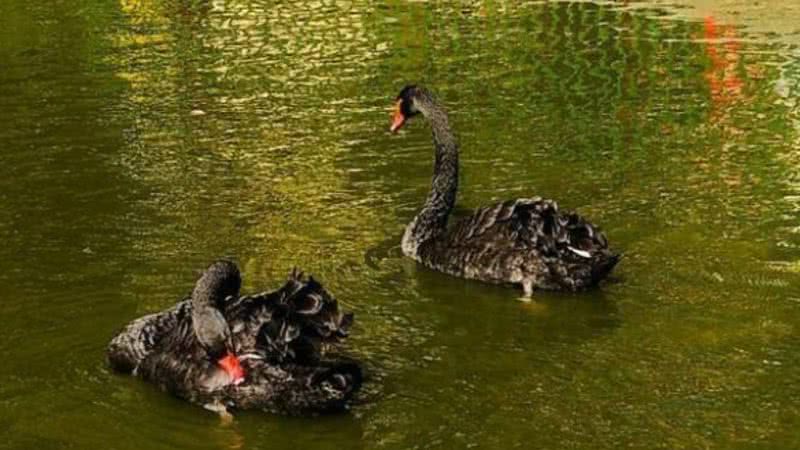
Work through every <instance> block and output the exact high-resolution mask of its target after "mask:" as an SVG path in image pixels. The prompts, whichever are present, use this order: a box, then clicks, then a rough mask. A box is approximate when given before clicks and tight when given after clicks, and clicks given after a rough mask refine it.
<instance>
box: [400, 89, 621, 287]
mask: <svg viewBox="0 0 800 450" xmlns="http://www.w3.org/2000/svg"><path fill="white" fill-rule="evenodd" d="M395 101H396V104H395V112H394V120H393V122H392V125H391V128H390V130H391V131H392V132H396V131H397V130H398V129H400V127H402V126H403V124H404V123H405V122H406V121H407V120H408V119H409V118H411V117H413V116H415V115H417V114H422V115H423V116H425V117H426V118H427V119H428V121H429V122H430V124H431V129H432V131H433V144H434V146H435V151H436V159H435V162H434V168H433V181H432V183H431V190H430V193H429V194H428V198H427V200H426V201H425V204H424V205H423V206H422V209H421V210H420V211H419V213H417V215H416V217H414V220H412V221H411V223H410V224H408V226H407V227H406V230H405V234H404V235H403V240H402V250H403V253H404V254H405V255H406V256H409V257H411V258H414V259H415V260H417V261H419V262H420V263H422V264H423V265H425V266H427V267H430V268H432V269H435V270H439V271H441V272H445V273H447V274H450V275H454V276H458V277H464V278H472V279H478V280H482V281H487V282H491V283H512V284H515V285H519V286H521V287H522V289H523V290H524V292H525V295H526V296H530V295H531V294H532V293H533V290H534V289H550V290H566V291H578V290H581V289H584V288H587V287H590V286H593V285H596V284H597V283H598V282H599V281H600V280H602V279H603V278H605V277H606V276H607V275H608V274H609V273H610V272H611V270H612V269H613V268H614V266H615V265H616V264H617V262H618V261H619V254H616V253H613V252H612V251H610V250H609V248H608V243H607V242H606V238H605V236H604V235H603V233H602V232H600V230H599V229H598V228H597V227H595V226H594V225H592V224H591V223H589V222H587V221H586V220H584V219H583V218H582V217H580V216H579V215H577V214H575V213H573V212H568V211H559V209H558V205H557V204H556V202H554V201H552V200H543V199H541V198H539V197H534V198H521V199H516V200H509V201H506V202H504V203H498V204H495V205H490V206H486V207H483V208H480V209H478V210H477V211H476V212H475V213H474V214H473V215H471V216H470V217H467V218H464V219H462V220H460V221H459V222H457V223H456V224H455V225H454V226H453V227H451V228H450V229H448V227H447V219H448V217H449V216H450V212H451V211H452V210H453V206H454V205H455V202H456V192H457V190H458V140H457V139H456V137H455V135H454V134H453V130H452V129H451V128H450V124H449V121H448V117H447V113H446V112H445V110H444V108H442V107H441V106H440V105H439V103H438V102H437V101H436V100H435V98H434V97H433V96H432V95H431V93H430V92H428V90H427V89H425V88H423V87H421V86H414V85H410V86H406V87H405V88H403V90H402V91H400V94H399V95H398V96H397V98H396V99H395Z"/></svg>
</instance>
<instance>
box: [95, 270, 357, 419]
mask: <svg viewBox="0 0 800 450" xmlns="http://www.w3.org/2000/svg"><path fill="white" fill-rule="evenodd" d="M240 285H241V278H240V275H239V270H238V268H237V267H236V265H235V264H233V263H231V262H228V261H218V262H216V263H214V264H212V265H211V267H209V268H208V269H207V270H206V271H205V273H204V274H203V275H202V276H201V277H200V279H199V280H198V281H197V284H196V285H195V288H194V291H193V292H192V296H191V298H189V299H186V300H183V301H181V302H179V303H178V304H176V305H175V306H173V307H172V308H170V309H167V310H165V311H162V312H160V313H156V314H150V315H147V316H144V317H141V318H139V319H136V320H134V321H133V322H131V323H130V324H128V326H126V327H125V328H124V329H123V330H122V331H121V332H120V333H119V334H118V335H117V336H115V337H114V338H113V339H112V340H111V343H110V344H109V346H108V349H107V354H108V360H109V363H110V365H111V367H112V368H114V369H115V370H117V371H120V372H125V373H134V374H137V375H138V376H141V377H142V378H144V379H145V380H148V381H150V382H152V383H154V384H156V385H157V386H159V387H160V388H161V389H162V390H165V391H168V392H170V393H172V394H175V395H177V396H179V397H181V398H185V399H187V400H189V401H192V402H194V403H197V404H201V405H203V406H205V407H207V408H209V409H212V410H215V411H218V412H220V413H221V414H227V408H234V409H260V410H264V411H268V412H274V413H282V414H290V415H301V414H314V413H321V412H332V411H338V410H342V409H344V408H346V407H347V402H348V400H349V399H350V398H351V396H352V394H353V393H354V392H355V391H357V390H358V388H359V387H360V385H361V370H360V368H359V366H358V364H356V363H354V362H351V361H342V360H339V361H330V360H326V359H323V356H322V353H323V348H324V347H325V346H326V345H328V344H329V343H335V342H337V341H338V340H339V339H340V338H344V337H346V336H347V330H348V328H349V327H350V325H351V323H352V314H343V313H341V312H340V311H339V308H338V304H337V302H336V300H334V299H333V298H332V297H331V296H330V294H328V292H327V291H325V289H323V287H322V286H321V285H320V284H319V283H317V282H316V281H314V279H313V278H310V277H309V278H308V279H306V278H304V277H303V275H302V274H301V273H299V272H297V271H293V272H292V274H291V275H290V276H289V280H288V281H287V282H286V284H285V285H284V286H283V287H282V288H280V289H278V290H277V291H274V292H269V293H267V292H265V293H261V294H257V295H252V296H243V297H239V296H238V294H239V287H240Z"/></svg>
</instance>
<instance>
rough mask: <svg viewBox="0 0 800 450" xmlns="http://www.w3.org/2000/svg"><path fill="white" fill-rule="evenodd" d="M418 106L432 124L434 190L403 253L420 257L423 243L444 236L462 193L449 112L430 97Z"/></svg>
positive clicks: (417, 101) (409, 231) (411, 226)
mask: <svg viewBox="0 0 800 450" xmlns="http://www.w3.org/2000/svg"><path fill="white" fill-rule="evenodd" d="M415 107H416V108H417V110H419V111H420V112H421V113H422V114H423V115H424V116H425V117H426V118H427V119H428V121H429V122H430V124H431V131H432V134H433V144H434V149H435V159H434V165H433V179H432V180H431V189H430V192H429V193H428V197H427V199H426V200H425V204H424V205H423V207H422V209H421V210H420V212H419V213H418V214H417V216H416V217H415V218H414V220H413V221H412V222H411V223H410V224H409V225H408V227H407V228H406V233H405V235H404V236H403V245H402V247H403V251H404V252H405V253H406V254H407V255H409V256H412V257H415V258H417V251H418V247H419V245H420V244H422V243H423V242H425V241H428V240H431V239H435V238H437V237H440V236H441V235H443V234H444V232H445V231H446V229H447V219H448V217H449V215H450V212H451V211H452V210H453V207H454V206H455V203H456V194H457V191H458V140H457V139H456V137H455V134H453V131H452V129H451V128H450V123H449V119H448V117H447V113H446V112H445V111H444V109H443V108H441V107H440V106H439V105H438V104H437V103H436V102H435V101H434V100H433V99H432V98H430V96H428V95H424V94H423V95H422V96H421V98H418V99H415Z"/></svg>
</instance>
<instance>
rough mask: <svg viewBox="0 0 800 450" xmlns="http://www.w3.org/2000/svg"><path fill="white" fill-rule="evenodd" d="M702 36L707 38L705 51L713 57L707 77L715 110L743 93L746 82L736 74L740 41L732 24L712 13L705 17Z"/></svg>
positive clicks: (705, 74) (710, 57)
mask: <svg viewBox="0 0 800 450" xmlns="http://www.w3.org/2000/svg"><path fill="white" fill-rule="evenodd" d="M703 37H704V38H705V39H706V41H708V42H707V44H706V54H707V55H708V57H709V59H711V67H709V68H708V70H706V72H705V73H704V76H705V78H706V81H708V86H709V88H710V90H711V101H712V102H713V106H714V109H715V110H717V109H719V108H721V107H724V106H725V105H727V104H729V103H731V102H733V101H734V100H736V99H738V98H739V97H740V96H741V95H742V88H743V86H744V82H743V81H742V79H741V78H739V76H738V75H737V74H736V68H737V66H738V65H739V62H740V59H741V57H740V54H739V51H740V43H739V42H738V41H737V40H736V31H735V29H734V28H733V27H732V26H730V25H719V24H717V23H716V22H715V20H714V17H712V16H708V17H706V18H705V20H704V27H703Z"/></svg>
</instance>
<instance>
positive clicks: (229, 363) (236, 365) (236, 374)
mask: <svg viewBox="0 0 800 450" xmlns="http://www.w3.org/2000/svg"><path fill="white" fill-rule="evenodd" d="M217 364H218V365H219V366H220V367H221V368H222V369H223V370H224V371H225V373H227V374H228V375H230V377H231V379H233V384H239V383H241V382H242V381H244V368H243V367H242V365H241V363H240V362H239V358H238V357H236V355H234V354H233V353H227V354H226V355H225V356H223V357H222V358H221V359H220V360H219V361H217Z"/></svg>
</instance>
